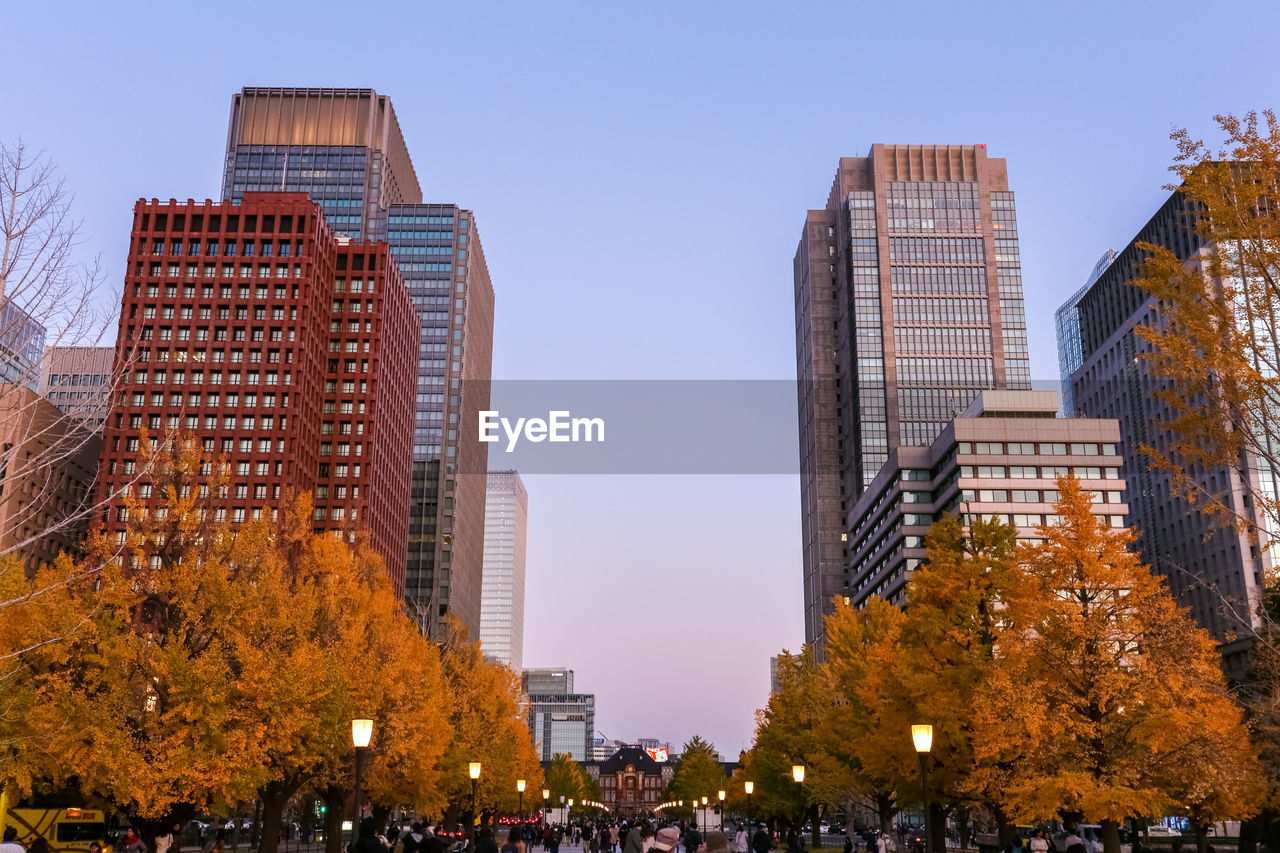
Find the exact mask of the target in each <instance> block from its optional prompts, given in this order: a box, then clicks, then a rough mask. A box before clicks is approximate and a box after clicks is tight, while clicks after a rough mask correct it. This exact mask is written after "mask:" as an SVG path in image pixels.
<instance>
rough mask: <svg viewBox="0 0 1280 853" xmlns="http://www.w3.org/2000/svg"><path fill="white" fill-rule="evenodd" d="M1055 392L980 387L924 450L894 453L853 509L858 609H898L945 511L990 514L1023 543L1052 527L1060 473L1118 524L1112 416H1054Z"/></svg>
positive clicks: (1121, 511) (1116, 436)
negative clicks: (877, 602)
mask: <svg viewBox="0 0 1280 853" xmlns="http://www.w3.org/2000/svg"><path fill="white" fill-rule="evenodd" d="M1057 411H1058V395H1057V394H1056V393H1054V392H1053V391H983V392H982V393H981V394H979V395H978V398H977V399H976V400H975V401H974V402H973V403H972V404H971V405H970V406H969V408H968V409H966V410H965V412H964V413H963V414H962V415H961V416H960V417H958V418H956V419H955V420H953V421H952V422H951V423H950V424H948V425H947V427H946V428H945V429H944V430H943V431H942V434H941V435H939V436H938V437H937V438H936V439H934V442H933V443H932V444H931V445H929V446H928V447H899V448H898V449H897V450H895V451H894V453H893V454H892V455H891V456H890V458H889V464H887V465H885V466H884V467H883V468H881V469H880V473H879V474H877V475H876V478H875V479H874V480H873V481H872V483H871V488H869V489H867V491H866V492H865V493H864V494H863V495H862V497H861V498H859V499H858V501H857V503H855V504H854V509H853V513H851V515H850V517H851V518H853V519H855V520H854V523H853V526H852V527H851V528H850V530H849V537H848V542H847V543H846V544H847V546H848V553H849V557H848V563H847V565H846V570H845V577H846V578H847V585H846V592H845V593H844V595H845V596H846V597H847V598H848V599H849V600H850V601H851V602H852V603H853V604H855V605H857V606H859V607H861V606H862V604H863V603H865V602H866V600H867V599H868V598H870V597H872V596H879V597H880V598H884V599H887V600H888V601H890V602H892V603H894V604H897V605H899V606H902V605H903V604H905V603H906V588H907V584H908V582H909V581H910V578H911V573H912V572H913V571H914V570H915V569H916V568H917V567H918V566H919V565H920V561H921V560H922V559H923V558H924V553H925V551H924V537H925V534H926V533H928V532H929V527H930V526H931V525H932V524H933V522H934V521H936V520H937V519H938V518H939V517H940V516H942V515H943V514H945V513H956V514H959V515H960V518H961V522H962V523H964V521H965V520H966V519H967V518H969V517H976V516H983V517H989V516H992V515H996V516H1000V517H1001V518H1002V519H1003V520H1004V521H1006V522H1008V523H1010V524H1013V525H1016V526H1017V528H1018V536H1019V538H1022V539H1036V538H1038V534H1037V533H1036V530H1035V528H1036V526H1038V525H1040V524H1045V523H1046V521H1047V520H1049V521H1051V520H1052V516H1053V514H1054V504H1055V503H1057V500H1058V483H1057V477H1058V475H1060V474H1067V473H1073V474H1075V476H1076V477H1077V478H1078V479H1079V480H1080V483H1081V485H1082V486H1084V488H1086V489H1089V490H1091V491H1094V492H1096V493H1097V494H1098V495H1099V499H1098V501H1097V502H1096V503H1094V504H1093V512H1094V513H1096V514H1097V515H1101V516H1105V517H1106V518H1107V520H1108V522H1109V523H1110V524H1111V526H1113V527H1123V526H1124V516H1125V513H1127V512H1128V511H1129V506H1128V505H1127V504H1125V503H1124V495H1123V492H1124V488H1125V482H1124V479H1123V478H1122V476H1121V473H1120V466H1121V465H1122V460H1121V458H1120V455H1119V448H1118V447H1117V445H1118V443H1119V441H1120V425H1119V424H1118V423H1117V422H1116V421H1115V420H1111V419H1106V420H1102V419H1099V420H1094V419H1089V418H1058V417H1054V415H1055V414H1056V413H1057Z"/></svg>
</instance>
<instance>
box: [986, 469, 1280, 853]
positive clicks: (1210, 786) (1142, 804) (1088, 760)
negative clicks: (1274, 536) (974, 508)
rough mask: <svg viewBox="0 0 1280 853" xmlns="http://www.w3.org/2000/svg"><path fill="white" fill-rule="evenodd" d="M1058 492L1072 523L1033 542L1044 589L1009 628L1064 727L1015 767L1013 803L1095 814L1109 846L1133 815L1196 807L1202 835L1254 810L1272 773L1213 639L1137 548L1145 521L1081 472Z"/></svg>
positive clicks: (1060, 509)
mask: <svg viewBox="0 0 1280 853" xmlns="http://www.w3.org/2000/svg"><path fill="white" fill-rule="evenodd" d="M1058 490H1059V492H1060V501H1059V503H1058V505H1057V507H1056V513H1057V516H1058V517H1059V518H1060V519H1061V520H1060V521H1059V522H1058V523H1057V524H1053V525H1049V526H1044V527H1041V528H1040V529H1039V531H1038V533H1039V535H1040V537H1042V541H1039V542H1035V543H1027V544H1024V545H1023V546H1022V548H1021V552H1020V557H1021V560H1020V562H1021V565H1022V566H1023V568H1024V570H1025V571H1026V572H1027V575H1028V576H1029V578H1030V579H1031V580H1032V581H1033V582H1034V583H1035V584H1036V586H1037V589H1038V594H1037V595H1036V596H1035V598H1034V604H1033V607H1032V609H1031V611H1030V613H1029V618H1028V619H1027V621H1026V622H1025V623H1024V626H1023V627H1024V630H1021V631H1017V632H1010V634H1009V635H1008V636H1007V638H1006V642H1007V654H1008V655H1009V656H1010V657H1012V658H1016V659H1019V660H1021V661H1024V662H1025V663H1026V669H1025V670H1024V671H1022V672H1021V673H1020V674H1019V683H1018V684H1017V685H1016V687H1017V692H1018V694H1019V695H1021V696H1022V697H1024V698H1025V699H1026V701H1027V702H1028V703H1029V704H1031V705H1034V706H1035V708H1036V712H1035V713H1036V715H1037V716H1038V717H1040V718H1042V719H1043V720H1044V726H1045V730H1046V731H1047V732H1050V733H1052V736H1049V737H1041V738H1036V739H1035V740H1034V741H1033V742H1032V743H1033V745H1034V752H1033V754H1032V755H1030V756H1029V760H1026V761H1023V762H1021V763H1019V764H1018V765H1017V766H1015V767H1014V768H1013V769H1012V772H1011V773H1010V774H1008V776H1007V777H1006V792H1007V793H1006V799H1005V803H1006V807H1007V808H1008V809H1009V810H1010V811H1011V813H1013V814H1014V815H1016V816H1018V817H1023V818H1035V819H1043V818H1046V817H1049V816H1052V815H1054V814H1057V813H1062V812H1068V813H1071V812H1074V813H1080V814H1083V815H1084V816H1086V817H1088V818H1090V819H1091V820H1093V821H1095V822H1098V823H1100V824H1101V825H1102V837H1103V844H1104V849H1105V851H1106V853H1118V851H1119V849H1120V839H1119V834H1118V827H1119V825H1120V824H1121V823H1122V822H1123V821H1124V820H1125V819H1126V818H1128V817H1130V816H1135V815H1163V814H1168V813H1171V812H1175V813H1182V814H1185V815H1187V816H1188V817H1190V818H1191V819H1192V821H1193V823H1194V824H1196V825H1197V826H1198V828H1199V830H1200V832H1201V834H1203V831H1204V829H1205V828H1206V827H1207V826H1208V825H1209V824H1210V823H1212V822H1213V821H1215V820H1218V819H1221V818H1224V817H1227V816H1231V817H1233V818H1236V819H1243V818H1246V817H1248V816H1250V815H1251V814H1252V813H1253V812H1254V811H1255V810H1256V807H1257V804H1258V797H1259V795H1260V784H1261V776H1260V773H1259V771H1258V763H1257V759H1256V757H1255V755H1254V753H1253V751H1252V748H1251V746H1250V744H1249V740H1248V733H1247V730H1246V729H1245V727H1244V725H1243V724H1242V715H1241V711H1240V708H1239V707H1238V706H1237V705H1236V704H1235V703H1234V702H1233V701H1232V700H1231V698H1230V697H1229V695H1228V693H1227V689H1226V684H1225V680H1224V677H1223V674H1222V669H1221V660H1220V657H1219V655H1218V652H1217V649H1216V646H1215V644H1214V642H1213V640H1212V638H1211V637H1210V636H1209V634H1208V632H1206V631H1205V630H1204V629H1202V628H1199V627H1198V626H1196V625H1195V624H1194V622H1192V620H1191V618H1190V616H1189V615H1188V613H1187V612H1186V610H1185V609H1184V608H1181V607H1179V606H1178V604H1177V603H1176V602H1175V601H1174V599H1173V597H1172V596H1171V595H1170V593H1169V591H1168V589H1167V588H1166V586H1165V583H1164V581H1163V579H1161V578H1159V577H1157V576H1155V575H1153V574H1152V573H1151V571H1150V570H1149V569H1148V568H1147V567H1146V566H1144V565H1142V563H1141V562H1140V561H1139V560H1138V557H1137V556H1136V555H1135V554H1134V553H1133V552H1132V551H1131V550H1130V546H1131V544H1132V542H1133V538H1134V535H1133V532H1132V531H1130V530H1127V529H1117V528H1112V527H1111V526H1110V525H1109V524H1108V523H1107V520H1106V518H1105V517H1103V516H1098V515H1096V514H1094V512H1093V511H1092V509H1091V499H1090V494H1089V492H1088V491H1087V490H1085V489H1083V488H1081V486H1080V484H1079V482H1078V481H1077V480H1076V479H1075V478H1074V477H1060V478H1059V479H1058Z"/></svg>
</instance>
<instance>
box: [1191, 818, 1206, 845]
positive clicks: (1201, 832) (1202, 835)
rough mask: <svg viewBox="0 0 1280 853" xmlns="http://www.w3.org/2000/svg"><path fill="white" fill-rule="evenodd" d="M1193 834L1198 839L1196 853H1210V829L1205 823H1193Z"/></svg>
mask: <svg viewBox="0 0 1280 853" xmlns="http://www.w3.org/2000/svg"><path fill="white" fill-rule="evenodd" d="M1191 832H1192V833H1193V834H1194V837H1195V839H1196V853H1209V827H1208V826H1206V825H1205V824H1204V822H1203V821H1198V820H1193V821H1191Z"/></svg>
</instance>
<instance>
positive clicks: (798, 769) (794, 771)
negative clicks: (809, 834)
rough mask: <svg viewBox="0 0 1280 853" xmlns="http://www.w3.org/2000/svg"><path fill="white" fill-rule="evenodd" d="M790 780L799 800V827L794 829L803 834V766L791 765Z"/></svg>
mask: <svg viewBox="0 0 1280 853" xmlns="http://www.w3.org/2000/svg"><path fill="white" fill-rule="evenodd" d="M791 778H792V779H794V780H795V783H796V791H797V796H798V798H799V800H800V826H798V827H796V832H798V833H801V834H803V833H804V765H803V764H793V765H791Z"/></svg>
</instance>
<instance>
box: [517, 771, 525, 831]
mask: <svg viewBox="0 0 1280 853" xmlns="http://www.w3.org/2000/svg"><path fill="white" fill-rule="evenodd" d="M516 791H517V793H519V794H520V808H519V809H517V810H516V818H517V820H519V821H520V822H521V823H523V822H524V780H523V779H517V780H516Z"/></svg>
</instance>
